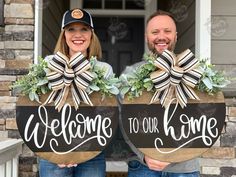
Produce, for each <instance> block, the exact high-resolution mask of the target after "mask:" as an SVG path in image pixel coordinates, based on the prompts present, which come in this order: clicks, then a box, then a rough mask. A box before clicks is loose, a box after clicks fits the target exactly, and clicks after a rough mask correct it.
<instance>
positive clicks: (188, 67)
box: [150, 49, 202, 108]
mask: <svg viewBox="0 0 236 177" xmlns="http://www.w3.org/2000/svg"><path fill="white" fill-rule="evenodd" d="M154 64H155V66H156V67H157V68H159V70H157V71H155V72H153V73H151V75H150V78H151V80H152V81H153V83H154V86H155V88H156V92H155V94H154V95H153V97H152V99H151V101H150V103H153V102H156V101H158V100H160V103H161V105H162V106H164V107H166V106H167V105H169V103H170V100H171V99H172V98H173V97H174V98H176V99H177V102H178V103H179V104H180V105H181V107H182V108H184V107H185V106H186V104H187V99H188V98H190V99H197V100H199V98H198V96H197V95H196V94H195V92H194V90H193V89H192V88H194V87H195V86H196V84H197V83H198V81H199V79H200V77H201V76H202V73H201V72H200V71H199V70H198V69H195V68H196V66H197V65H198V60H197V59H196V58H195V57H194V54H193V53H192V52H191V51H190V50H189V49H187V50H185V51H184V52H182V53H181V54H179V55H178V56H175V54H174V53H172V52H170V51H168V50H165V51H164V52H163V53H162V54H161V55H160V56H159V57H158V58H156V59H155V61H154Z"/></svg>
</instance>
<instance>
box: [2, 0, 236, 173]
mask: <svg viewBox="0 0 236 177" xmlns="http://www.w3.org/2000/svg"><path fill="white" fill-rule="evenodd" d="M33 7H34V2H33V0H5V5H4V17H5V18H4V22H5V26H4V27H0V138H3V137H4V138H5V137H9V138H19V137H20V136H19V133H18V131H17V126H16V121H15V116H16V115H15V114H16V113H15V102H16V99H17V95H16V94H15V93H14V92H13V91H12V90H11V89H10V88H9V86H10V85H11V84H12V83H13V82H14V81H15V80H16V79H17V77H19V76H20V75H22V74H25V73H26V72H27V68H28V66H29V64H30V63H32V61H33V40H34V8H33ZM226 103H227V116H226V128H225V130H224V133H223V134H222V135H221V137H220V138H219V140H218V142H217V143H216V145H215V146H214V147H213V148H211V149H210V150H209V151H208V152H206V153H205V154H204V155H203V156H202V158H201V159H200V163H201V166H202V167H201V173H202V176H203V177H222V176H224V177H235V176H236V155H235V147H236V99H234V98H227V99H226ZM112 175H114V174H111V176H112ZM19 176H20V177H23V176H24V177H37V176H38V167H37V157H36V156H34V154H33V153H32V152H31V151H30V150H29V149H28V148H27V147H26V146H24V147H23V154H22V155H21V156H20V166H19ZM119 176H125V175H122V174H119Z"/></svg>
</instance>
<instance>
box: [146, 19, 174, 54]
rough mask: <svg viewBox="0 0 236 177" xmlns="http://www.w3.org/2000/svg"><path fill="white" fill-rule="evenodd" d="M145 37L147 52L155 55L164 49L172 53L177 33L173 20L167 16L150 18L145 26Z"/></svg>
mask: <svg viewBox="0 0 236 177" xmlns="http://www.w3.org/2000/svg"><path fill="white" fill-rule="evenodd" d="M145 37H146V42H147V45H148V48H149V50H150V51H152V52H154V53H156V54H161V53H162V52H163V51H164V50H165V49H168V50H170V51H174V48H175V44H176V41H177V32H176V25H175V23H174V21H173V19H172V18H171V17H169V16H167V15H160V16H156V17H154V18H152V19H151V20H150V21H149V22H148V24H147V28H146V34H145Z"/></svg>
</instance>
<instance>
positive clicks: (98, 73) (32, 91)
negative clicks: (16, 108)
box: [11, 57, 120, 103]
mask: <svg viewBox="0 0 236 177" xmlns="http://www.w3.org/2000/svg"><path fill="white" fill-rule="evenodd" d="M90 60H91V64H92V69H91V72H92V73H93V74H94V76H95V78H94V79H93V81H92V83H91V84H90V86H89V88H88V92H91V91H96V92H100V93H101V94H102V99H104V97H105V96H111V95H117V94H119V89H118V87H119V84H120V81H119V79H118V78H116V77H115V76H114V74H113V75H111V76H109V77H107V78H105V77H104V74H105V69H104V68H100V67H97V66H96V62H97V60H96V58H95V57H92V58H91V59H90ZM48 72H50V70H49V68H48V65H47V61H46V60H45V59H43V58H41V57H39V63H38V64H32V65H31V66H30V68H29V73H28V74H27V75H25V76H23V77H21V78H20V79H18V80H17V81H16V82H15V83H14V84H13V85H12V86H11V88H13V89H16V91H18V92H20V93H21V94H23V95H25V96H28V97H29V98H30V100H31V101H37V102H39V103H40V96H41V95H42V94H46V93H48V92H50V91H51V88H50V86H49V85H50V84H48V79H47V77H46V73H48Z"/></svg>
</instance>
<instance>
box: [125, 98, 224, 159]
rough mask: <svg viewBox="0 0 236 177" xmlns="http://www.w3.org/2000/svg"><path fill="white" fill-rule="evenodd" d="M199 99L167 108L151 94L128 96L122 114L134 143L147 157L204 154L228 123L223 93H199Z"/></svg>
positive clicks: (162, 157)
mask: <svg viewBox="0 0 236 177" xmlns="http://www.w3.org/2000/svg"><path fill="white" fill-rule="evenodd" d="M198 96H199V97H200V100H199V101H189V103H188V104H187V107H185V108H184V109H182V108H181V107H180V106H179V105H177V104H176V102H175V100H173V102H172V103H171V104H170V105H169V106H168V107H166V109H165V108H164V107H162V105H161V104H159V103H157V104H151V105H149V104H148V103H149V101H150V99H151V97H152V95H151V94H150V93H144V94H143V96H142V97H140V98H138V99H134V100H131V101H130V100H127V99H125V100H124V101H123V103H122V109H121V117H122V124H123V127H124V130H125V133H126V135H127V137H128V138H129V140H130V141H131V142H132V143H133V145H134V146H135V147H136V148H138V150H140V151H142V152H143V153H144V154H146V155H147V156H150V157H152V158H154V159H157V160H160V161H167V162H180V161H185V160H189V159H192V158H195V157H197V156H200V155H201V154H202V153H203V152H205V151H206V150H208V149H209V148H210V147H211V146H212V145H213V144H214V143H215V142H216V140H217V139H218V137H219V136H220V134H221V131H222V128H223V126H224V122H225V111H226V107H225V103H224V97H223V94H222V93H218V94H217V95H214V96H209V95H207V94H203V93H198Z"/></svg>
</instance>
